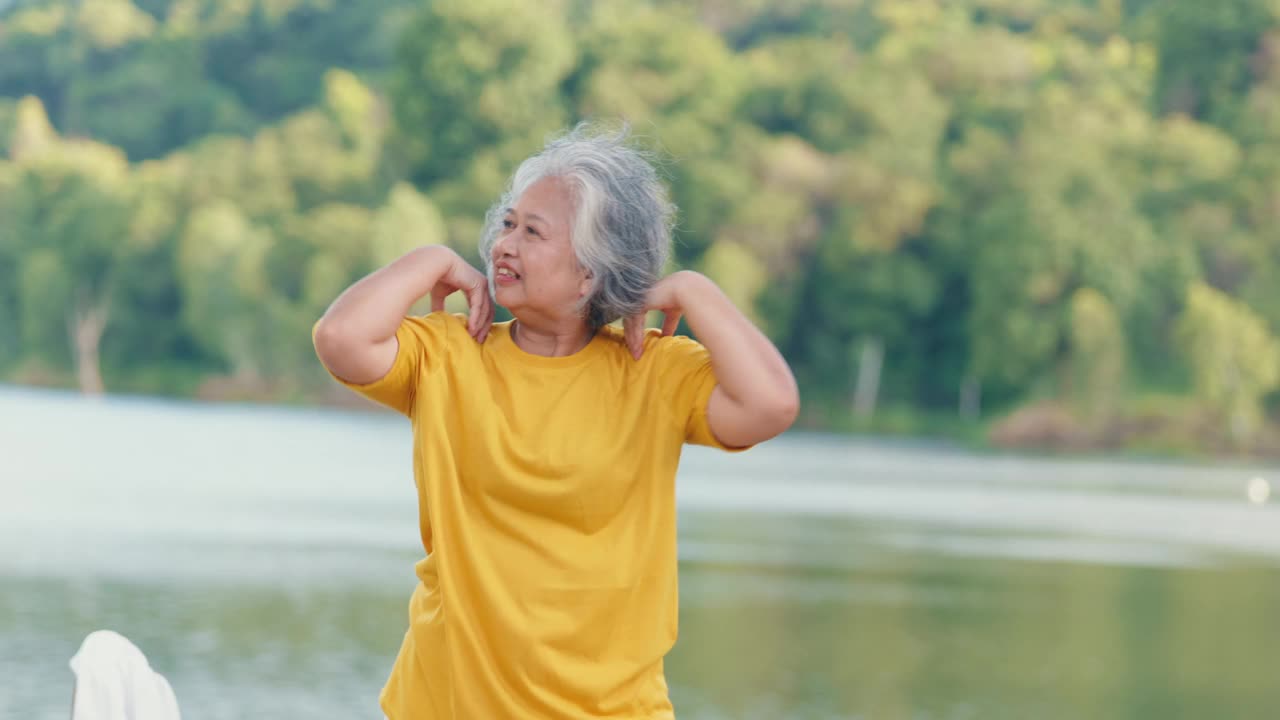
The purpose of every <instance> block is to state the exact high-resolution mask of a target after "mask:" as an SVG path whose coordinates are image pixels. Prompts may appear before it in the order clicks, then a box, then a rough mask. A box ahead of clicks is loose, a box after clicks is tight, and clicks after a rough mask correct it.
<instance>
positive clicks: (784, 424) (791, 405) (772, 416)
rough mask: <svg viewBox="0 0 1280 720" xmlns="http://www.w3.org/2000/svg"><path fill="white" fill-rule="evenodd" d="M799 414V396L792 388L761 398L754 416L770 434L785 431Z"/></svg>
mask: <svg viewBox="0 0 1280 720" xmlns="http://www.w3.org/2000/svg"><path fill="white" fill-rule="evenodd" d="M799 415H800V396H799V394H798V393H796V392H795V391H794V390H793V391H791V392H783V393H778V394H777V395H775V396H773V397H769V398H766V399H762V401H761V402H760V403H759V404H758V405H757V408H756V417H757V418H758V420H759V423H760V425H761V427H762V428H767V429H768V430H769V435H770V436H776V435H781V434H782V433H783V432H786V431H787V430H788V429H789V428H790V427H791V426H792V425H794V424H795V422H796V418H797V417H799Z"/></svg>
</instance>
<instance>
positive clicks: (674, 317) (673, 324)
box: [662, 310, 684, 336]
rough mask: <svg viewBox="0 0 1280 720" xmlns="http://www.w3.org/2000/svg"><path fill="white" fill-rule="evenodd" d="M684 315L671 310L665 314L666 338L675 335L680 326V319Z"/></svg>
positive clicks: (663, 321)
mask: <svg viewBox="0 0 1280 720" xmlns="http://www.w3.org/2000/svg"><path fill="white" fill-rule="evenodd" d="M683 315H684V313H682V312H680V311H679V310H670V311H667V312H665V313H663V317H662V334H663V335H664V336H666V335H675V334H676V328H677V327H679V326H680V318H681V317H682V316H683Z"/></svg>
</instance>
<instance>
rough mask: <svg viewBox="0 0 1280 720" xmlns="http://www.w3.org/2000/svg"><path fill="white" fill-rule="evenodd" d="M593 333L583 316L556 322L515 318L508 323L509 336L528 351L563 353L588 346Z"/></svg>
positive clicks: (550, 355)
mask: <svg viewBox="0 0 1280 720" xmlns="http://www.w3.org/2000/svg"><path fill="white" fill-rule="evenodd" d="M594 336H595V333H593V332H592V331H591V328H590V327H589V326H588V325H587V323H585V322H583V320H582V318H573V319H572V320H566V321H562V322H559V323H556V322H539V321H537V320H533V321H526V320H521V319H520V318H516V320H515V322H513V323H511V339H512V340H513V341H515V344H516V345H517V346H519V347H520V349H521V350H524V351H525V352H527V353H529V354H530V355H542V356H544V357H566V356H568V355H573V354H574V353H577V352H578V351H580V350H582V349H583V348H585V347H586V346H587V343H589V342H591V338H592V337H594Z"/></svg>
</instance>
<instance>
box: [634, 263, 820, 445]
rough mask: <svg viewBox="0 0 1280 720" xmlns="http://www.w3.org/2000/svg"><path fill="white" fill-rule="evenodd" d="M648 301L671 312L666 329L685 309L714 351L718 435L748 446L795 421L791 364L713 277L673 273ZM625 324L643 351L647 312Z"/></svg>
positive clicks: (712, 408) (713, 416)
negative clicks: (718, 285) (713, 280)
mask: <svg viewBox="0 0 1280 720" xmlns="http://www.w3.org/2000/svg"><path fill="white" fill-rule="evenodd" d="M645 305H646V308H645V309H646V310H661V311H662V312H663V313H664V314H665V315H666V317H665V319H664V321H663V324H662V334H663V335H671V334H673V333H674V332H675V330H676V325H677V324H679V322H680V317H681V316H682V315H683V316H684V318H685V320H686V321H687V322H688V323H689V328H690V329H691V330H693V333H694V335H696V336H697V338H698V342H700V343H702V344H703V346H705V347H706V348H707V351H708V352H709V353H710V354H711V369H712V371H713V372H714V373H715V376H716V383H717V385H716V388H715V390H713V391H712V393H711V400H710V402H709V404H708V406H707V422H708V424H709V425H710V426H711V432H712V433H714V434H715V436H716V439H717V440H719V441H720V442H722V443H724V444H725V445H728V446H731V447H745V446H747V445H754V444H756V443H759V442H763V441H765V440H768V439H770V438H772V437H774V436H776V435H778V434H779V433H781V432H782V431H784V430H786V429H787V428H789V427H791V424H792V423H793V422H795V419H796V414H797V413H798V412H799V410H800V393H799V391H798V390H797V388H796V380H795V377H793V376H792V374H791V368H790V367H788V366H787V361H786V360H784V359H783V357H782V353H780V352H778V349H777V348H776V347H774V346H773V343H771V342H769V338H767V337H765V335H764V333H762V332H760V330H759V329H758V328H756V326H755V325H753V324H752V323H751V321H750V320H748V319H747V317H746V316H745V315H743V314H742V312H740V311H739V310H738V308H737V307H735V306H734V304H733V301H731V300H730V299H729V298H728V296H726V295H725V294H724V292H723V291H722V290H720V288H719V287H717V286H716V284H715V283H714V282H712V281H711V279H710V278H708V277H706V276H705V275H702V274H700V273H696V272H691V271H688V270H683V271H680V272H677V273H673V274H671V275H668V276H667V277H665V278H663V279H662V280H660V281H658V283H657V284H656V285H654V286H653V289H652V290H650V291H649V295H648V296H647V297H646V298H645ZM625 325H626V336H627V344H628V345H629V346H630V349H631V354H632V355H634V356H635V357H636V358H637V359H638V358H639V357H640V354H641V351H642V350H643V347H644V325H643V316H637V317H636V318H629V319H628V320H627V322H626V324H625Z"/></svg>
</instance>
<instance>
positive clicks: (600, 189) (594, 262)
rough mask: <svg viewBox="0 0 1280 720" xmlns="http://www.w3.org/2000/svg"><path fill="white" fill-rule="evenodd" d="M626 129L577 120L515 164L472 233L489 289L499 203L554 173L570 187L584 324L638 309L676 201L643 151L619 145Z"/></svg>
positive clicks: (662, 262) (596, 324) (662, 260)
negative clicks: (587, 283) (584, 278)
mask: <svg viewBox="0 0 1280 720" xmlns="http://www.w3.org/2000/svg"><path fill="white" fill-rule="evenodd" d="M627 134H628V133H627V128H626V127H623V128H622V129H620V130H618V131H616V132H600V131H597V130H596V129H595V128H593V127H592V126H590V125H588V124H586V123H582V124H579V125H578V126H577V127H575V128H574V129H573V130H571V131H569V132H567V133H565V134H563V135H561V136H559V137H556V138H553V139H551V140H550V141H548V142H547V144H546V146H545V147H544V148H543V149H542V151H541V152H539V153H538V154H537V155H534V156H533V157H531V158H529V159H528V160H525V161H524V162H523V163H521V164H520V167H519V168H518V169H517V170H516V172H515V174H514V175H513V176H512V177H511V181H510V183H509V184H508V186H507V189H506V191H505V192H504V193H503V195H502V197H501V199H499V200H498V202H497V203H496V204H494V205H493V206H492V207H491V208H489V212H488V213H487V214H486V215H485V223H484V230H483V232H482V234H481V237H480V256H481V257H482V258H483V259H484V263H485V270H486V274H487V275H488V277H489V288H490V291H491V292H492V290H493V287H494V285H493V281H494V278H493V248H494V245H495V244H497V242H498V238H499V237H500V236H501V234H502V230H503V219H504V217H505V215H506V210H507V208H509V207H512V206H513V205H515V202H516V200H517V199H519V197H520V196H521V195H522V194H524V192H525V190H528V189H529V187H530V186H532V185H533V184H534V183H536V182H538V181H539V180H542V179H544V178H549V177H555V178H560V179H561V180H563V181H566V182H567V183H568V186H569V188H570V193H571V195H572V198H571V202H572V206H573V218H572V220H571V222H570V230H569V241H570V242H571V243H572V245H573V250H574V254H575V255H577V259H578V264H579V265H580V266H582V267H583V268H585V269H586V270H587V271H588V272H589V273H590V275H591V279H592V287H591V291H590V292H589V293H588V294H587V295H586V297H584V298H583V299H582V303H581V305H580V308H579V309H580V310H582V311H583V313H584V315H585V316H586V319H587V324H588V325H590V326H591V329H592V330H598V329H599V328H600V327H602V326H604V325H607V324H609V323H611V322H613V321H615V320H617V319H618V318H621V317H626V316H628V315H633V314H635V313H638V312H640V311H641V310H643V309H644V297H645V294H646V293H648V292H649V289H650V288H652V287H653V285H654V283H656V282H657V281H658V279H659V278H660V277H661V275H662V270H663V268H664V267H666V263H667V256H668V255H669V254H670V252H671V229H672V225H673V223H674V220H675V211H676V208H675V205H673V204H672V203H671V202H670V201H669V200H668V198H667V191H666V189H665V188H664V187H663V185H662V183H661V182H660V181H659V180H658V174H657V172H656V171H655V170H654V167H653V165H652V164H651V163H650V162H649V158H648V155H647V154H646V153H645V152H643V151H640V150H637V149H635V148H632V147H629V146H628V145H627V144H626V141H627Z"/></svg>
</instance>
